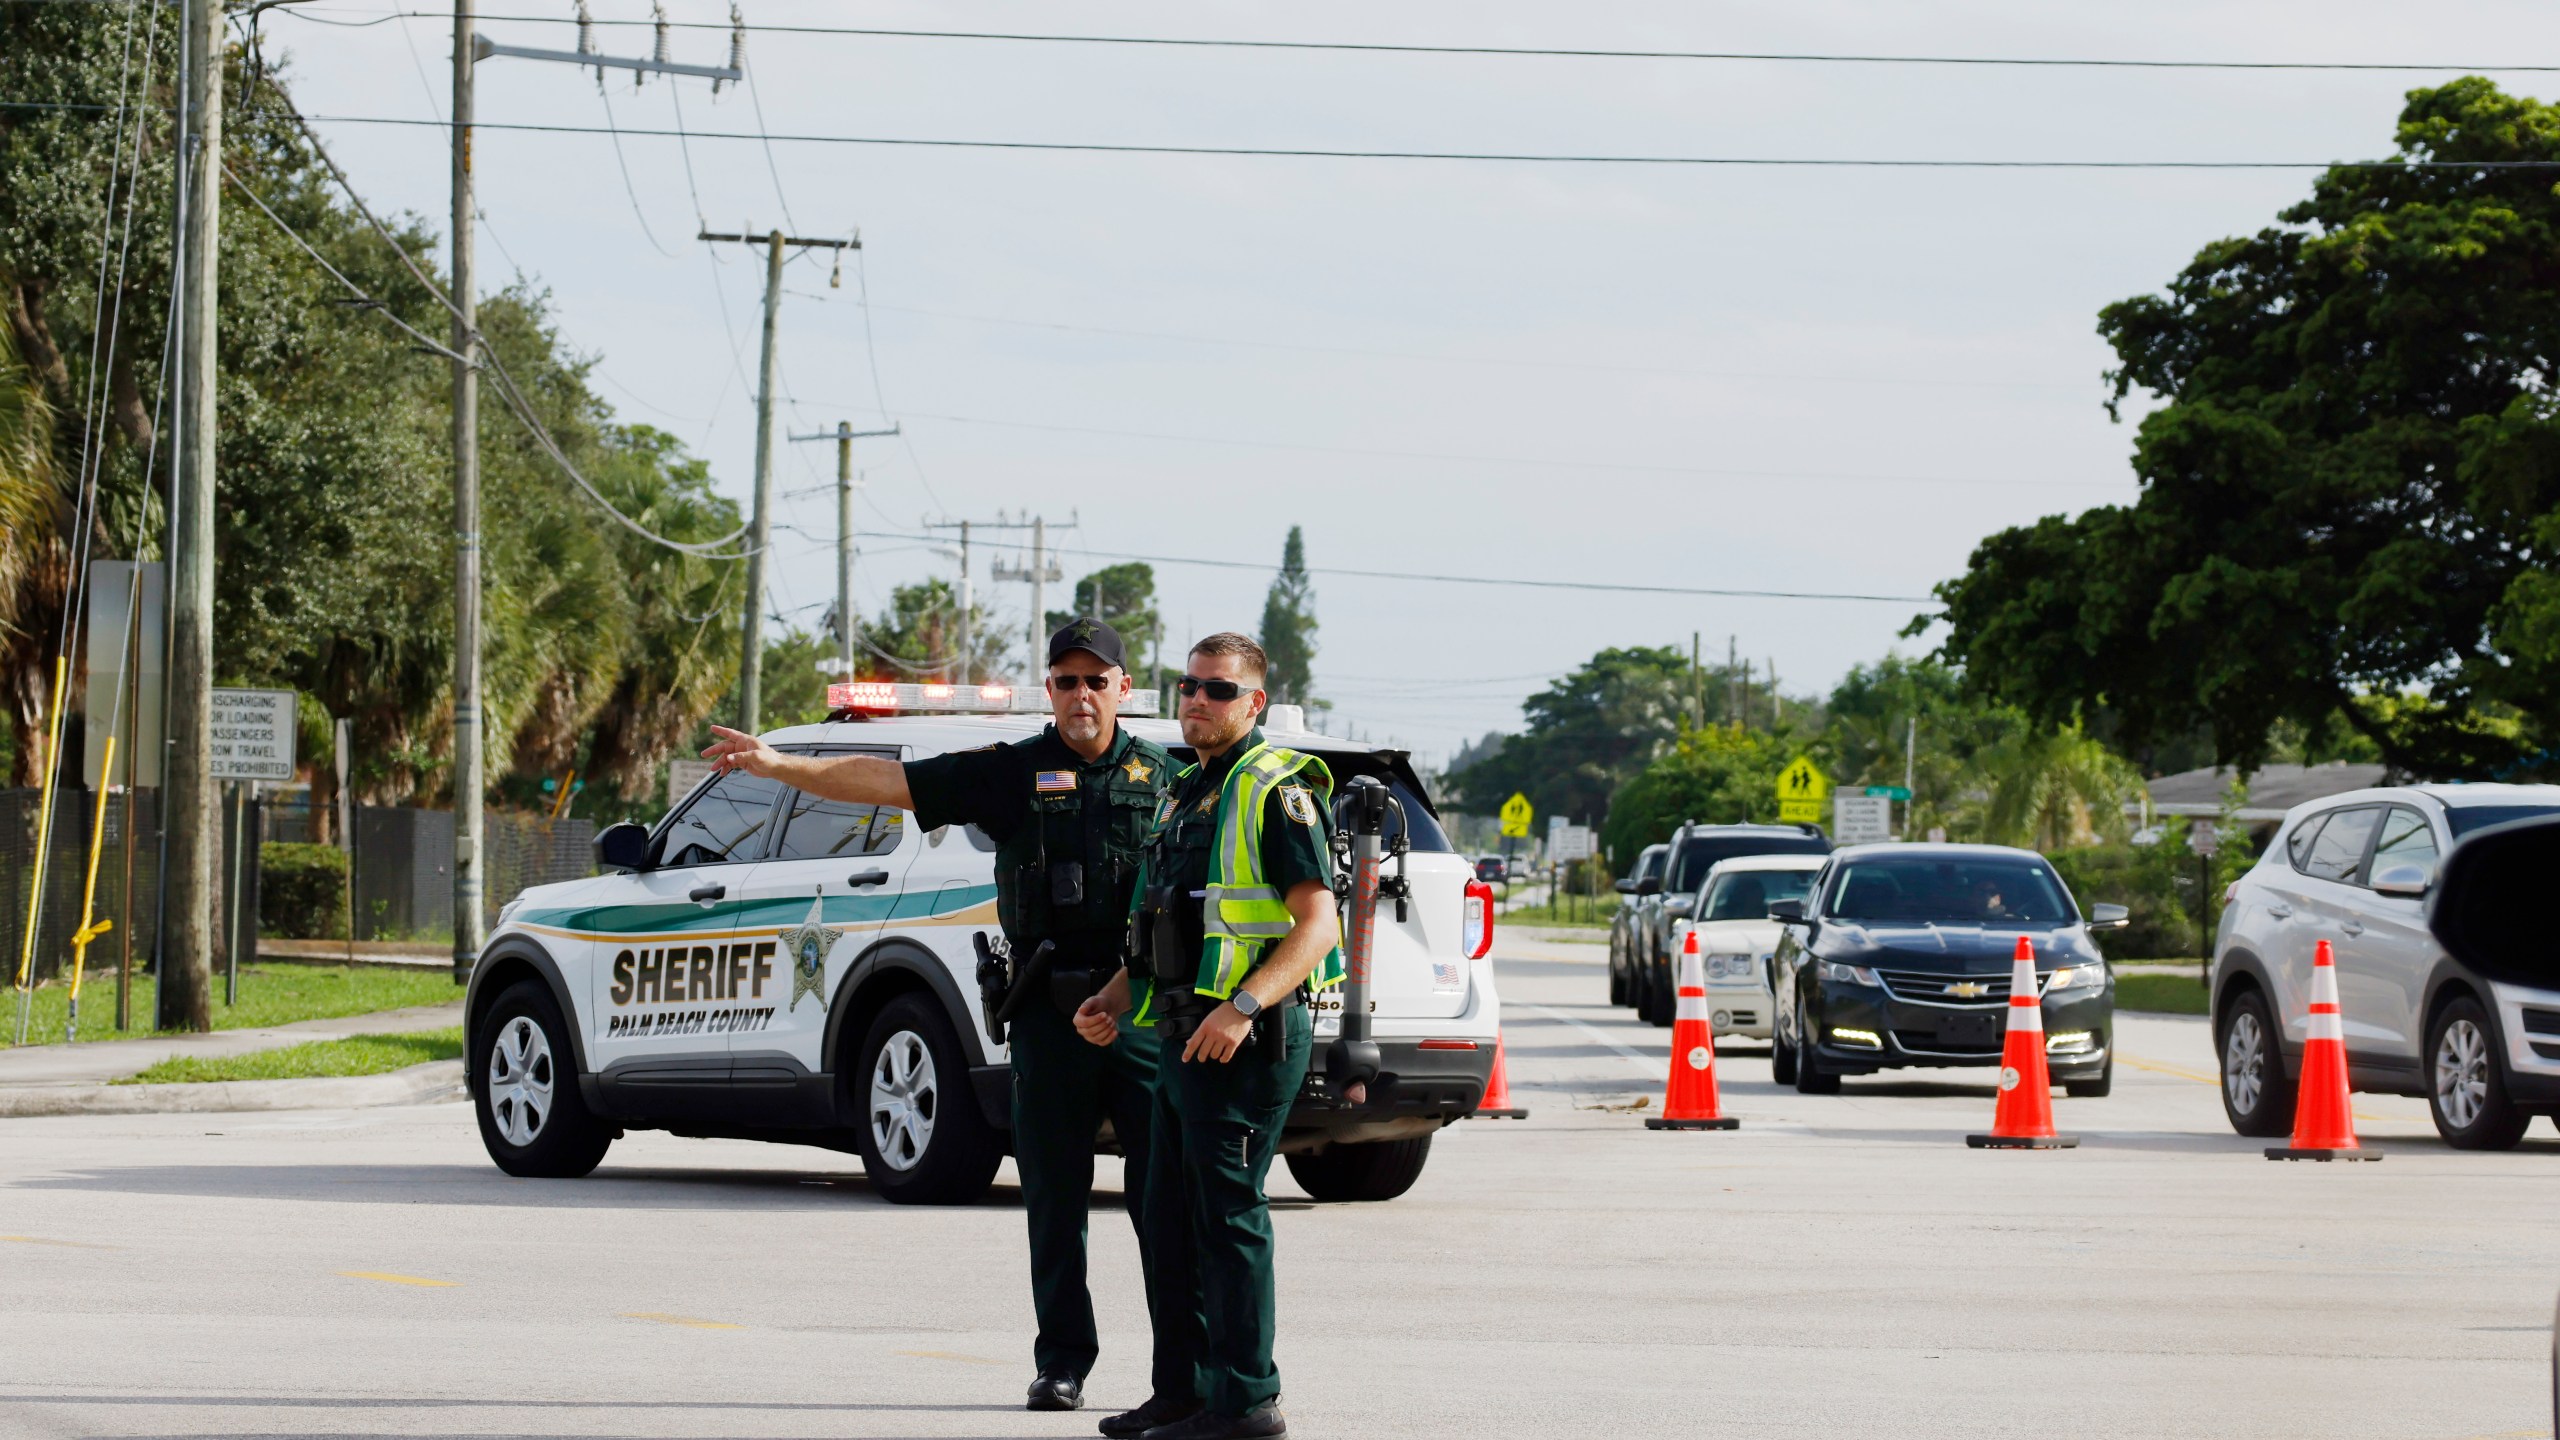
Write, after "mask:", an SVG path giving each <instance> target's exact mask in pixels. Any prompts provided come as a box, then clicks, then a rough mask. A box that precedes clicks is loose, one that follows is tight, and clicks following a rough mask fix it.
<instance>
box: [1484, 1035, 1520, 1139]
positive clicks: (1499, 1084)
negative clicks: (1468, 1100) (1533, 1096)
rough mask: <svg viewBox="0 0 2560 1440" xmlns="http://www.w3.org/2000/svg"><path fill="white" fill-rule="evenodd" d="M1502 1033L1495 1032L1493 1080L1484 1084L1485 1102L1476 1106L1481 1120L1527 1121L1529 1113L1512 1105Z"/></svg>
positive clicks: (1509, 1077) (1509, 1078)
mask: <svg viewBox="0 0 2560 1440" xmlns="http://www.w3.org/2000/svg"><path fill="white" fill-rule="evenodd" d="M1502 1057H1503V1049H1502V1032H1501V1031H1499V1030H1496V1031H1494V1032H1493V1078H1492V1079H1490V1080H1487V1081H1485V1082H1484V1100H1483V1102H1482V1103H1481V1104H1479V1105H1477V1106H1476V1109H1475V1117H1476V1118H1477V1119H1479V1120H1526V1119H1528V1118H1529V1112H1528V1111H1526V1110H1523V1109H1520V1108H1518V1107H1516V1106H1514V1105H1513V1104H1512V1103H1511V1076H1510V1074H1509V1072H1508V1069H1507V1067H1505V1066H1504V1065H1503V1063H1502Z"/></svg>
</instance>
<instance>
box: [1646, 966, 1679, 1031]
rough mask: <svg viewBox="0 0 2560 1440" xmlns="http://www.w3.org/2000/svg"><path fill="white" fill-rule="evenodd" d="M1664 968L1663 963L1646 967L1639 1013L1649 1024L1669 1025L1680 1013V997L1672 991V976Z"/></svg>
mask: <svg viewBox="0 0 2560 1440" xmlns="http://www.w3.org/2000/svg"><path fill="white" fill-rule="evenodd" d="M1664 969H1665V967H1663V966H1661V965H1647V966H1645V967H1644V988H1643V990H1641V991H1639V992H1638V993H1639V994H1640V995H1641V996H1642V997H1643V999H1642V1002H1641V1004H1640V1005H1639V1007H1638V1013H1639V1014H1641V1015H1642V1016H1643V1017H1644V1023H1646V1024H1647V1025H1659V1026H1665V1027H1668V1026H1669V1025H1670V1024H1671V1021H1672V1019H1673V1018H1674V1017H1675V1016H1676V1015H1677V1014H1678V1013H1679V1005H1680V1000H1679V997H1678V996H1677V995H1676V994H1674V993H1673V992H1672V989H1671V977H1670V976H1669V975H1667V974H1665V973H1664Z"/></svg>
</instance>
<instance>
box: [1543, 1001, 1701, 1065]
mask: <svg viewBox="0 0 2560 1440" xmlns="http://www.w3.org/2000/svg"><path fill="white" fill-rule="evenodd" d="M1524 1008H1527V1009H1530V1010H1535V1011H1537V1012H1538V1013H1539V1014H1541V1015H1544V1016H1546V1017H1547V1018H1548V1019H1550V1020H1553V1021H1555V1022H1556V1023H1557V1024H1559V1025H1570V1026H1572V1027H1573V1028H1574V1029H1576V1030H1579V1031H1581V1032H1582V1033H1583V1034H1585V1035H1588V1036H1590V1037H1591V1038H1592V1039H1594V1040H1597V1041H1599V1042H1600V1043H1601V1044H1603V1045H1606V1046H1608V1047H1609V1048H1610V1049H1612V1050H1615V1051H1617V1052H1618V1053H1619V1054H1621V1055H1624V1056H1625V1057H1627V1059H1628V1060H1630V1061H1632V1062H1634V1064H1635V1067H1636V1068H1637V1069H1639V1070H1642V1071H1643V1072H1644V1074H1645V1078H1646V1079H1648V1080H1650V1079H1652V1078H1653V1072H1654V1071H1656V1070H1658V1069H1660V1068H1662V1066H1663V1065H1665V1064H1666V1063H1668V1062H1666V1061H1662V1060H1657V1059H1655V1058H1654V1057H1652V1056H1650V1055H1639V1054H1637V1053H1636V1052H1635V1051H1633V1050H1630V1049H1628V1048H1627V1047H1626V1046H1624V1045H1621V1044H1619V1043H1618V1042H1617V1041H1615V1040H1613V1039H1611V1038H1610V1037H1609V1035H1608V1033H1607V1032H1606V1031H1603V1030H1600V1029H1597V1028H1595V1027H1593V1026H1590V1025H1585V1024H1584V1023H1582V1022H1581V1021H1579V1020H1576V1019H1574V1018H1573V1017H1572V1016H1570V1015H1567V1014H1565V1013H1564V1012H1562V1011H1560V1010H1550V1009H1548V1008H1547V1007H1546V1006H1544V1005H1529V1006H1526V1007H1524Z"/></svg>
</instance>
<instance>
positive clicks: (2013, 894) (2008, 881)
mask: <svg viewBox="0 0 2560 1440" xmlns="http://www.w3.org/2000/svg"><path fill="white" fill-rule="evenodd" d="M1830 913H1831V915H1832V916H1833V917H1834V918H1836V919H1841V920H1865V921H1880V922H1885V923H1890V924H1905V925H2014V924H2018V923H2020V922H2042V923H2046V924H2052V923H2056V922H2062V923H2068V922H2070V921H2072V920H2075V919H2077V918H2079V917H2078V916H2077V915H2076V914H2074V913H2073V911H2072V909H2071V902H2070V900H2068V899H2067V898H2065V897H2064V895H2063V890H2062V886H2061V884H2060V883H2059V882H2058V881H2056V880H2055V878H2054V874H2053V871H2052V870H2050V869H2048V868H2047V867H2046V866H2045V864H2044V862H2043V861H2041V860H2028V859H2018V858H2013V857H2010V856H2006V855H1983V856H1971V855H1965V856H1955V855H1879V856H1875V857H1872V858H1868V859H1859V860H1851V861H1848V862H1846V863H1844V864H1842V865H1841V867H1840V874H1839V876H1838V878H1836V879H1834V880H1833V881H1832V882H1831V900H1830Z"/></svg>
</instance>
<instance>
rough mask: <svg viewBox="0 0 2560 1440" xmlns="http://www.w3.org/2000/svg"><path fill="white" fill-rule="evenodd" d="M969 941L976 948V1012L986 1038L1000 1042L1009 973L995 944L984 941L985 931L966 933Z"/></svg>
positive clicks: (1001, 1040)
mask: <svg viewBox="0 0 2560 1440" xmlns="http://www.w3.org/2000/svg"><path fill="white" fill-rule="evenodd" d="M969 942H970V943H971V944H972V945H975V946H976V947H977V950H978V1014H979V1015H980V1017H981V1018H983V1019H984V1020H985V1022H986V1026H987V1038H988V1039H990V1040H993V1041H994V1042H996V1043H997V1044H999V1045H1001V1044H1003V1043H1004V997H1005V990H1006V988H1007V985H1008V982H1009V981H1010V979H1011V976H1010V975H1009V974H1008V973H1007V971H1008V967H1007V965H1006V964H1005V957H1004V956H1002V955H998V954H997V953H996V950H995V947H994V946H993V945H991V944H989V943H987V932H986V931H984V930H981V931H978V932H977V933H976V934H974V935H972V936H970V937H969Z"/></svg>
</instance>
